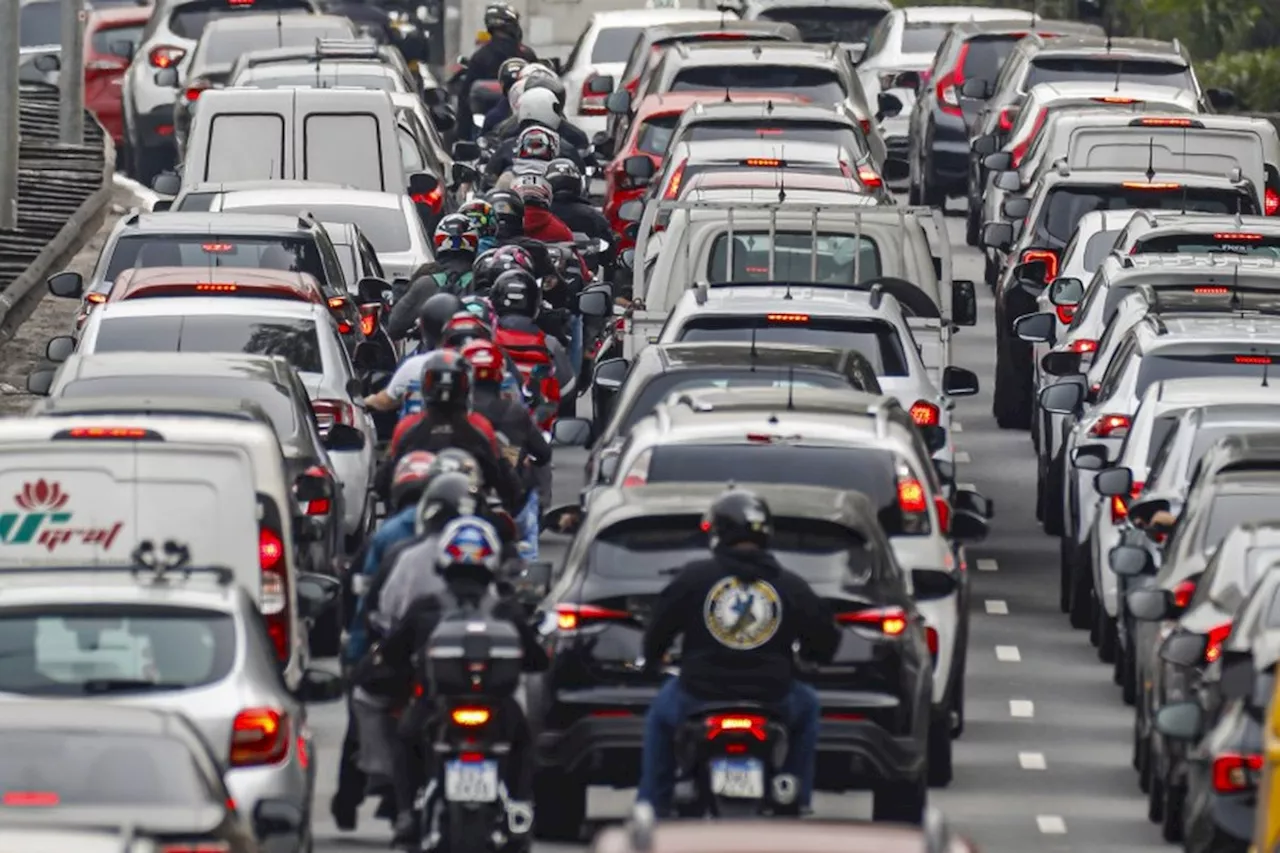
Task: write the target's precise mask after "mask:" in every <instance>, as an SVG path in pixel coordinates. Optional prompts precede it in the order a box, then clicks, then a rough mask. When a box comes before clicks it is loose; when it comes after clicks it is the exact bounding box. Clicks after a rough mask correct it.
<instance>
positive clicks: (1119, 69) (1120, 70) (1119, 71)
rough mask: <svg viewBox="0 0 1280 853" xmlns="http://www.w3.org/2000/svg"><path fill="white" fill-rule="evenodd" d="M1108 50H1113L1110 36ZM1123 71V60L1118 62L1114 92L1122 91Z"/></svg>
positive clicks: (1135, 102)
mask: <svg viewBox="0 0 1280 853" xmlns="http://www.w3.org/2000/svg"><path fill="white" fill-rule="evenodd" d="M1107 50H1111V39H1110V38H1108V39H1107ZM1123 73H1124V63H1123V62H1117V63H1116V84H1115V88H1113V89H1112V90H1111V91H1113V92H1119V91H1120V76H1121V75H1122V74H1123ZM1137 103H1138V102H1137V101H1134V105H1135V107H1136V106H1137ZM1135 112H1136V110H1135Z"/></svg>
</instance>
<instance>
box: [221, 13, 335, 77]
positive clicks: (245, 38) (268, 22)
mask: <svg viewBox="0 0 1280 853" xmlns="http://www.w3.org/2000/svg"><path fill="white" fill-rule="evenodd" d="M308 17H309V16H303V15H290V16H289V18H288V19H287V20H286V19H283V18H282V19H280V22H281V23H282V24H283V26H277V25H276V16H275V15H258V16H257V18H258V19H260V23H261V26H260V27H258V28H256V29H234V30H221V29H219V28H217V27H215V28H214V30H213V32H211V33H209V36H208V38H203V39H201V40H200V53H199V56H198V57H197V59H196V61H197V62H198V63H199V65H200V67H201V68H215V67H219V66H221V67H223V68H230V67H231V65H232V64H233V63H234V62H235V61H236V59H238V58H239V57H240V55H241V54H243V53H249V52H251V51H255V50H270V49H271V48H275V47H302V46H305V45H309V44H315V41H316V39H332V38H337V39H341V38H351V37H352V33H351V28H350V27H349V26H334V24H332V23H330V22H328V21H324V20H320V21H311V20H308Z"/></svg>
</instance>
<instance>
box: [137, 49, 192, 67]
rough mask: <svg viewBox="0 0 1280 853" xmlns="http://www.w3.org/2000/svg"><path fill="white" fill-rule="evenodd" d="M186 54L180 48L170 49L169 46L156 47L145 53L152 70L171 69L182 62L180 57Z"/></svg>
mask: <svg viewBox="0 0 1280 853" xmlns="http://www.w3.org/2000/svg"><path fill="white" fill-rule="evenodd" d="M186 55H187V52H186V51H185V50H183V49H182V48H180V47H171V46H169V45H163V44H162V45H157V46H156V47H153V48H151V51H150V52H149V53H147V61H148V62H150V63H151V67H152V68H171V67H173V66H174V65H177V64H178V63H179V62H181V61H182V57H184V56H186Z"/></svg>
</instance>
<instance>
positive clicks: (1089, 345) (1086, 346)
mask: <svg viewBox="0 0 1280 853" xmlns="http://www.w3.org/2000/svg"><path fill="white" fill-rule="evenodd" d="M1067 350H1068V352H1078V353H1080V354H1081V355H1088V354H1089V353H1091V352H1097V351H1098V342H1097V341H1094V340H1090V339H1089V338H1077V339H1076V340H1074V341H1072V342H1071V343H1070V344H1069V345H1068V346H1067Z"/></svg>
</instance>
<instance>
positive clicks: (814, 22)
mask: <svg viewBox="0 0 1280 853" xmlns="http://www.w3.org/2000/svg"><path fill="white" fill-rule="evenodd" d="M885 14H886V12H885V10H884V9H876V8H870V9H850V8H841V7H839V6H785V7H782V8H779V9H766V10H764V11H762V12H761V13H760V15H759V17H760V20H762V21H776V22H778V23H782V24H792V25H794V26H795V28H796V29H797V30H799V31H800V38H801V39H803V40H804V41H807V42H812V43H816V44H830V43H831V42H833V41H836V42H841V43H842V44H850V43H853V44H859V43H861V42H865V41H866V40H867V36H868V35H870V34H871V31H872V30H873V29H875V26H876V24H878V23H880V19H881V18H883V17H884V16H885Z"/></svg>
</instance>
